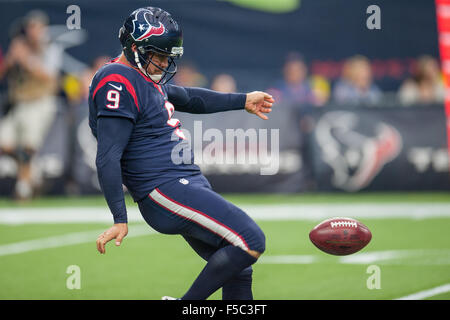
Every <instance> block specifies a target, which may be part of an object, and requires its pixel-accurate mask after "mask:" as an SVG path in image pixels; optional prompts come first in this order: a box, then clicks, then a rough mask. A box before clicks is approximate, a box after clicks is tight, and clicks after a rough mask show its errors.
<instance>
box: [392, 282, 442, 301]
mask: <svg viewBox="0 0 450 320" xmlns="http://www.w3.org/2000/svg"><path fill="white" fill-rule="evenodd" d="M449 291H450V283H447V284H444V285H442V286H439V287H435V288H432V289H429V290H424V291H419V292H416V293H413V294H410V295H407V296H404V297H401V298H398V299H395V300H423V299H426V298H430V297H434V296H437V295H438V294H442V293H446V292H449Z"/></svg>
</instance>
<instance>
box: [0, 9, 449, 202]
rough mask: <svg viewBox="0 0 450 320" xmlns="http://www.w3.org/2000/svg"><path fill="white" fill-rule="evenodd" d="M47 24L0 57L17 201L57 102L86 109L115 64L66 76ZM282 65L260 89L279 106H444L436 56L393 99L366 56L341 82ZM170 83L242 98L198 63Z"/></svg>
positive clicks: (25, 190)
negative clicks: (94, 86)
mask: <svg viewBox="0 0 450 320" xmlns="http://www.w3.org/2000/svg"><path fill="white" fill-rule="evenodd" d="M48 24H49V18H48V16H47V15H46V14H45V13H44V12H42V11H32V12H30V13H28V14H27V15H26V16H25V17H24V18H23V19H22V20H21V23H20V24H17V25H14V26H12V29H11V40H10V43H9V46H8V47H7V48H1V50H2V51H0V79H1V86H0V89H1V93H2V105H1V107H0V111H1V113H0V116H1V117H0V150H1V151H0V152H1V153H4V154H9V155H11V156H13V157H15V158H16V159H17V160H18V162H19V163H20V165H19V170H18V182H17V184H16V190H15V194H16V197H18V198H28V197H30V196H31V195H32V194H33V186H32V183H31V182H30V181H31V173H30V159H31V158H32V157H33V155H34V154H35V153H36V152H37V151H38V150H39V148H40V147H41V146H42V143H43V141H44V138H45V136H46V134H47V133H48V129H49V127H50V125H51V123H52V121H53V119H54V117H55V114H56V112H57V109H58V108H61V107H62V106H61V105H59V104H58V102H57V101H64V105H65V106H64V107H65V108H69V109H74V108H87V97H88V91H89V84H90V80H91V78H92V77H93V75H94V73H95V72H96V70H98V69H99V68H100V67H101V66H102V65H103V64H104V63H106V62H108V61H109V60H110V59H111V58H113V57H110V56H99V57H96V58H95V59H93V60H92V62H91V64H90V65H89V66H88V67H87V68H85V69H83V70H79V72H78V73H67V72H63V71H62V50H61V48H58V47H55V46H54V45H53V44H52V43H51V42H50V41H49V36H48V33H47V26H48ZM309 58H311V57H309ZM279 59H282V60H283V61H284V66H283V68H282V70H280V72H279V75H280V76H278V74H274V75H273V78H272V79H270V81H271V82H272V83H271V84H270V85H268V86H267V87H266V88H260V90H265V91H267V92H269V93H270V94H272V95H273V96H274V98H275V100H276V103H277V104H279V105H282V104H296V105H298V106H299V108H301V107H302V106H303V105H305V106H309V107H311V106H313V107H324V106H327V105H329V106H331V105H333V104H339V105H345V106H358V107H360V106H384V105H386V98H387V97H389V99H395V100H396V101H397V103H399V104H401V105H403V106H412V105H416V104H425V105H426V104H432V103H442V102H443V101H444V95H445V91H444V85H443V78H442V74H441V71H440V66H439V63H438V60H437V59H436V57H432V56H428V55H426V56H420V57H417V58H416V59H415V61H414V63H413V64H412V65H411V68H410V70H409V76H407V77H405V78H404V79H403V82H402V83H401V85H400V86H399V87H398V90H397V91H396V92H395V93H392V92H389V93H386V92H383V90H382V89H380V87H379V86H378V85H377V81H376V80H375V79H374V71H376V70H374V66H373V64H372V63H371V60H369V59H368V58H367V57H364V56H362V55H354V56H351V57H348V59H346V60H345V61H344V63H342V65H341V68H340V76H339V77H338V78H337V79H328V78H327V77H326V76H323V75H321V74H314V73H313V72H311V68H310V65H308V62H307V61H308V60H306V59H305V57H303V56H302V54H301V53H300V52H287V53H286V56H285V57H279ZM172 82H173V83H175V84H177V85H180V86H188V87H204V88H210V89H213V90H216V91H221V92H238V91H240V84H239V83H238V81H237V79H235V78H234V76H233V74H230V73H227V72H226V70H224V72H223V73H220V74H217V75H215V76H214V77H211V78H208V77H207V76H205V75H204V73H203V72H202V70H200V69H199V68H198V67H197V66H196V64H195V63H194V62H191V61H183V59H182V60H181V61H180V62H179V68H178V72H177V74H176V76H175V78H174V79H173V80H172ZM56 97H59V98H60V100H57V99H55V98H56ZM278 111H281V110H278Z"/></svg>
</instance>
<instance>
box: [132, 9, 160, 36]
mask: <svg viewBox="0 0 450 320" xmlns="http://www.w3.org/2000/svg"><path fill="white" fill-rule="evenodd" d="M151 14H152V13H151V12H150V11H148V10H139V11H138V12H136V14H135V18H134V20H133V32H132V33H131V36H132V37H133V38H134V39H135V40H138V41H141V40H144V39H146V38H149V37H151V36H160V35H162V34H163V33H164V32H165V28H164V25H163V24H162V23H161V22H159V23H158V24H157V25H153V24H151V23H150V22H149V19H147V16H148V15H151ZM143 21H145V22H143Z"/></svg>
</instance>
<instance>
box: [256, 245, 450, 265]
mask: <svg viewBox="0 0 450 320" xmlns="http://www.w3.org/2000/svg"><path fill="white" fill-rule="evenodd" d="M333 259H335V262H336V263H341V264H366V265H369V264H373V263H376V264H380V265H386V264H397V265H401V264H408V265H412V264H414V265H450V250H449V249H417V250H386V251H372V252H370V251H369V252H361V253H355V254H352V255H348V256H342V257H333V256H328V255H324V254H321V255H273V256H269V255H263V256H262V257H261V258H259V260H258V263H262V264H313V263H322V262H323V263H330V262H333Z"/></svg>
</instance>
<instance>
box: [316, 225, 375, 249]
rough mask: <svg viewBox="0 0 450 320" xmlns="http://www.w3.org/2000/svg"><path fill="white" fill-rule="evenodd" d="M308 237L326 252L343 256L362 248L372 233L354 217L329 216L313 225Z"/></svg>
mask: <svg viewBox="0 0 450 320" xmlns="http://www.w3.org/2000/svg"><path fill="white" fill-rule="evenodd" d="M309 239H310V240H311V242H312V243H313V244H314V245H315V246H316V247H317V248H319V249H320V250H322V251H324V252H326V253H329V254H333V255H336V256H345V255H348V254H352V253H355V252H358V251H359V250H361V249H362V248H364V247H365V246H366V245H367V244H368V243H369V242H370V240H371V239H372V233H371V232H370V230H369V229H368V228H367V227H366V226H365V225H364V224H362V223H361V222H359V221H357V220H355V219H351V218H331V219H327V220H325V221H323V222H321V223H319V224H318V225H317V226H315V227H314V229H312V230H311V232H310V233H309Z"/></svg>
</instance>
